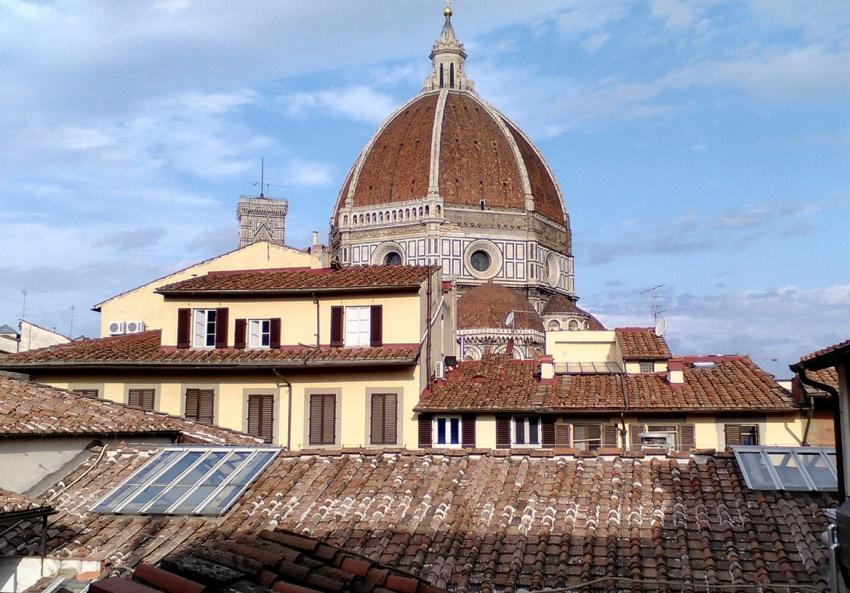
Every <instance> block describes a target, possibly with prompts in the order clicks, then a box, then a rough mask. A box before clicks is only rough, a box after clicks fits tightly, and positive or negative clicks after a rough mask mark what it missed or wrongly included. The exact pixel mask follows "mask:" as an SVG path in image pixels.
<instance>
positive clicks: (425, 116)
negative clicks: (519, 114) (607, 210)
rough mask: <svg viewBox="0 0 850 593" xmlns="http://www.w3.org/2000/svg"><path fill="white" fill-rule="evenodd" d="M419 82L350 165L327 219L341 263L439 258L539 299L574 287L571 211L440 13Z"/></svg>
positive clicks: (469, 279) (461, 271)
mask: <svg viewBox="0 0 850 593" xmlns="http://www.w3.org/2000/svg"><path fill="white" fill-rule="evenodd" d="M430 58H431V62H432V68H431V73H430V74H429V76H428V78H427V79H426V81H425V84H424V87H423V91H422V92H421V93H420V94H419V95H417V96H416V97H414V98H413V99H411V100H410V101H409V102H408V103H407V104H405V105H403V106H402V107H401V108H400V109H398V110H397V111H396V112H395V113H393V114H392V115H390V116H389V118H387V120H386V121H385V122H384V123H383V124H382V125H381V127H380V128H379V129H378V131H377V132H376V133H375V135H374V136H373V137H372V139H371V140H370V141H369V143H368V144H367V145H366V146H365V148H364V149H363V151H362V152H361V154H360V155H359V156H358V158H357V159H356V161H355V162H354V164H353V165H352V167H351V170H350V171H349V173H348V175H347V176H346V179H345V181H344V183H343V185H342V188H341V190H340V194H339V198H338V200H337V204H336V208H335V210H334V214H333V217H332V219H331V244H332V248H333V252H334V257H335V258H336V259H337V260H338V261H339V262H340V263H341V264H343V265H364V264H402V263H403V264H440V265H442V268H443V275H444V277H446V278H450V279H454V280H455V281H456V283H457V285H458V286H459V287H460V289H461V290H465V289H468V288H471V287H473V286H476V285H480V284H483V283H485V282H488V281H493V282H495V283H498V284H500V285H503V286H511V287H514V288H520V287H521V288H523V292H524V293H525V294H526V295H527V296H528V299H529V301H530V302H531V303H532V304H533V305H534V306H535V307H536V308H537V309H538V310H540V309H542V307H543V306H544V304H545V302H546V301H547V300H548V298H549V297H550V296H552V295H554V294H561V295H567V296H570V297H571V296H572V295H573V290H574V288H573V259H572V245H571V234H570V227H569V216H568V214H567V211H566V208H565V206H564V202H563V199H562V197H561V192H560V190H559V188H558V184H557V182H556V181H555V178H554V176H553V175H552V172H551V171H550V169H549V167H548V165H547V164H546V162H545V160H544V159H543V157H542V156H541V154H540V153H539V152H538V151H537V149H536V148H535V147H534V145H533V144H532V143H531V141H530V140H529V139H528V138H527V137H526V136H525V134H523V133H522V131H520V129H519V128H518V127H517V126H516V125H515V124H514V123H512V122H511V121H510V120H509V119H507V118H506V117H505V116H504V115H502V114H501V113H499V112H498V111H497V110H495V109H494V108H493V107H491V106H490V105H488V104H487V103H485V102H484V101H483V100H482V99H481V98H480V97H479V96H478V95H477V94H476V93H475V91H474V85H473V83H472V81H471V80H469V78H468V77H467V76H466V70H465V60H466V53H465V51H464V48H463V44H461V43H460V42H459V41H458V39H457V36H456V35H455V32H454V28H453V27H452V23H451V14H450V13H446V18H445V24H444V26H443V30H442V32H441V34H440V37H439V38H438V39H437V41H436V42H435V43H434V46H433V48H432V51H431V54H430Z"/></svg>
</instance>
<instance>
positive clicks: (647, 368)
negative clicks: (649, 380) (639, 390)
mask: <svg viewBox="0 0 850 593" xmlns="http://www.w3.org/2000/svg"><path fill="white" fill-rule="evenodd" d="M640 372H641V373H654V372H655V363H654V362H653V361H651V360H642V361H640Z"/></svg>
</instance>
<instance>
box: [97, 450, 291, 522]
mask: <svg viewBox="0 0 850 593" xmlns="http://www.w3.org/2000/svg"><path fill="white" fill-rule="evenodd" d="M277 453H278V449H258V448H230V447H228V448H183V447H169V448H167V449H163V450H162V451H161V452H160V453H159V454H158V455H157V456H156V457H154V458H153V459H151V460H150V461H148V462H147V463H146V464H145V465H143V466H142V467H141V468H139V469H138V470H137V471H136V472H135V473H134V474H133V475H131V476H130V477H129V478H127V479H126V480H125V481H124V482H123V483H122V484H121V485H119V486H118V487H117V488H115V489H114V490H112V491H111V492H110V493H109V494H107V495H106V496H105V497H104V498H103V499H101V500H100V501H99V502H98V503H97V504H96V505H95V506H94V508H92V511H93V512H96V513H114V514H128V515H129V514H146V515H212V516H216V515H221V514H222V513H223V512H225V511H226V510H227V509H228V508H230V506H231V505H232V504H233V503H234V502H236V500H237V499H238V498H239V496H240V495H241V494H242V493H243V492H244V491H245V490H246V489H247V488H248V486H249V485H250V484H251V482H253V481H254V480H255V479H256V478H257V476H259V475H260V473H261V472H262V471H263V469H265V467H266V466H268V464H269V463H271V461H272V460H273V459H274V457H275V456H276V455H277Z"/></svg>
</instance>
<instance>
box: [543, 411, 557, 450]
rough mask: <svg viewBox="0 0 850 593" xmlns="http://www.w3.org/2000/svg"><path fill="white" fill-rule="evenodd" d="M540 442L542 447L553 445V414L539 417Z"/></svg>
mask: <svg viewBox="0 0 850 593" xmlns="http://www.w3.org/2000/svg"><path fill="white" fill-rule="evenodd" d="M540 432H541V433H542V434H541V435H540V436H541V444H542V445H543V446H544V447H554V446H555V418H554V416H543V417H542V418H541V419H540Z"/></svg>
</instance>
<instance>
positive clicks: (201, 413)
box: [183, 389, 215, 424]
mask: <svg viewBox="0 0 850 593" xmlns="http://www.w3.org/2000/svg"><path fill="white" fill-rule="evenodd" d="M183 415H184V416H185V417H186V418H187V419H188V420H194V421H196V422H200V423H202V424H213V421H214V420H215V418H214V415H215V392H214V391H213V390H212V389H187V390H186V409H185V411H184V413H183Z"/></svg>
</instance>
